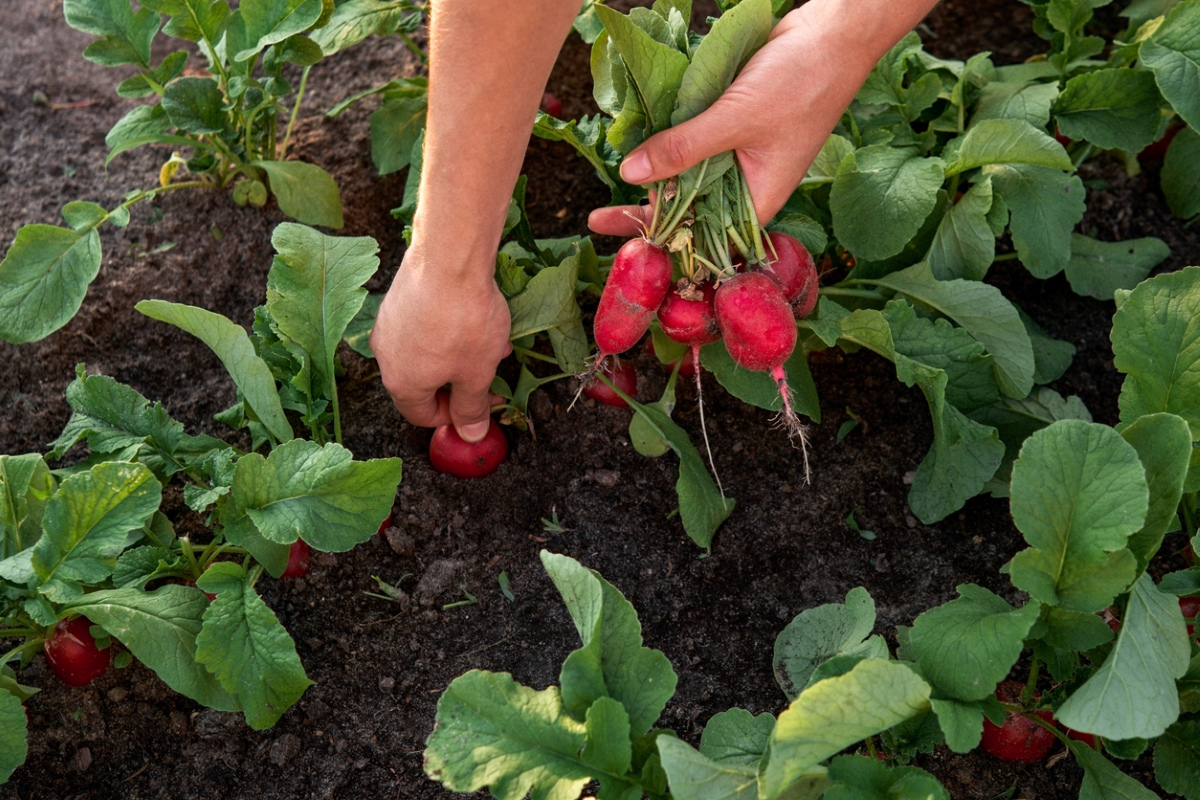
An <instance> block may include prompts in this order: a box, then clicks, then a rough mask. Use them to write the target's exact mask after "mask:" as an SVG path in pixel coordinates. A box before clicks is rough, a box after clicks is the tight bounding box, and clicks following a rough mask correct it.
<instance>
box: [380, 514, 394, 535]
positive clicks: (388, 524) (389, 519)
mask: <svg viewBox="0 0 1200 800" xmlns="http://www.w3.org/2000/svg"><path fill="white" fill-rule="evenodd" d="M395 521H396V512H394V511H389V512H388V515H387V519H385V520H384V521H383V522H381V523H380V524H379V531H378V533H379V535H380V536H383V532H384V531H386V530H387V529H388V528H390V527H392V523H393V522H395Z"/></svg>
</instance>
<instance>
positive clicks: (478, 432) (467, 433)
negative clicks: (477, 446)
mask: <svg viewBox="0 0 1200 800" xmlns="http://www.w3.org/2000/svg"><path fill="white" fill-rule="evenodd" d="M487 432H488V421H487V420H486V419H485V420H484V421H483V422H472V423H471V424H470V425H462V426H460V427H459V429H458V435H459V436H461V437H462V438H463V441H467V442H472V443H474V442H478V441H480V440H481V439H483V437H484V436H487Z"/></svg>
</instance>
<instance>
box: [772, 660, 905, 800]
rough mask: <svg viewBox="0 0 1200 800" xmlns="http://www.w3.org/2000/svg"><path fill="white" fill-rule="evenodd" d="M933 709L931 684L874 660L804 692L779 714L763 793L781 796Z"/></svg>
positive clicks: (894, 665) (892, 664)
mask: <svg viewBox="0 0 1200 800" xmlns="http://www.w3.org/2000/svg"><path fill="white" fill-rule="evenodd" d="M928 709H929V684H927V683H925V681H923V680H921V679H920V678H919V677H917V675H916V673H914V672H913V671H912V670H911V669H909V668H908V667H906V666H903V665H902V664H898V663H896V662H894V661H883V660H881V659H876V658H869V659H866V660H865V661H860V662H859V663H858V665H857V666H855V667H854V669H852V670H850V672H848V673H846V674H845V675H842V676H839V677H837V678H829V679H828V680H823V681H821V682H820V683H816V684H813V685H812V686H810V687H809V688H808V689H806V690H804V692H802V693H801V694H800V696H799V697H797V698H796V699H795V700H793V701H792V704H791V705H790V706H788V707H787V709H786V710H785V711H784V712H783V713H782V714H780V715H779V720H778V722H776V723H775V730H774V732H773V733H772V734H771V752H770V754H769V755H768V757H767V759H768V760H767V763H766V765H765V767H764V768H763V769H762V773H761V775H760V778H759V780H760V784H759V789H760V794H763V793H764V791H765V794H766V796H768V797H779V796H780V795H781V794H782V792H783V791H784V790H785V789H786V788H787V787H789V786H791V785H792V784H793V783H795V782H796V781H797V780H798V779H800V778H801V777H802V776H803V774H804V773H805V772H806V771H808V770H809V769H810V768H812V767H814V766H816V765H817V764H819V763H820V762H821V761H824V760H825V759H827V758H829V757H830V756H832V755H833V754H835V753H837V752H838V751H839V750H842V749H843V748H846V747H848V746H850V745H852V744H854V743H855V742H858V741H861V740H862V739H865V738H867V737H868V736H874V735H875V734H877V733H879V732H880V731H884V730H887V729H888V728H890V727H892V726H893V725H895V724H897V723H899V722H902V721H903V720H906V719H908V718H909V717H914V716H916V715H917V714H919V713H921V712H922V711H926V710H928Z"/></svg>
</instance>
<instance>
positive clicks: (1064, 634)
mask: <svg viewBox="0 0 1200 800" xmlns="http://www.w3.org/2000/svg"><path fill="white" fill-rule="evenodd" d="M1043 621H1044V622H1045V623H1046V631H1045V633H1043V634H1042V635H1041V637H1040V638H1041V639H1042V640H1043V641H1045V642H1046V643H1047V644H1049V645H1051V646H1053V647H1057V648H1058V649H1059V650H1066V651H1069V652H1076V653H1079V652H1084V651H1086V650H1092V649H1094V648H1096V647H1099V646H1100V645H1103V644H1108V643H1109V642H1111V641H1112V639H1113V632H1112V629H1111V628H1109V627H1108V623H1107V622H1105V621H1104V620H1103V619H1102V618H1101V617H1099V616H1097V615H1095V614H1084V613H1082V612H1079V611H1065V610H1063V609H1061V608H1053V607H1047V608H1046V614H1045V617H1044V619H1043Z"/></svg>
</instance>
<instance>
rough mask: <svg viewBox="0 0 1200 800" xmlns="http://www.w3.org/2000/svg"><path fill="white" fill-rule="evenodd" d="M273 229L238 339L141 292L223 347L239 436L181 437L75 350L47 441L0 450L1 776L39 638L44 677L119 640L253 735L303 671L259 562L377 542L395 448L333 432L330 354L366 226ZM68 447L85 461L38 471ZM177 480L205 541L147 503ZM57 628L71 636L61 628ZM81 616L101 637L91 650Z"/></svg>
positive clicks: (363, 262) (82, 670) (356, 296)
mask: <svg viewBox="0 0 1200 800" xmlns="http://www.w3.org/2000/svg"><path fill="white" fill-rule="evenodd" d="M273 242H274V244H275V248H276V251H277V253H278V255H277V256H276V258H275V261H274V263H273V265H272V267H271V270H270V273H269V275H268V282H267V301H266V304H265V305H263V306H260V307H259V308H258V309H257V310H256V311H255V316H254V327H253V331H252V332H251V333H249V334H247V332H246V330H245V329H244V328H242V327H241V326H240V325H238V324H236V323H234V322H233V321H231V320H229V319H227V318H225V317H224V316H222V315H220V314H217V313H214V312H212V311H207V310H205V309H201V308H196V307H193V306H187V305H182V304H178V303H168V302H165V301H161V300H146V301H143V302H141V303H139V304H138V310H139V311H141V312H142V313H143V314H146V315H148V316H150V317H153V318H155V319H158V320H162V321H164V322H167V323H169V324H172V325H175V326H177V327H179V328H181V329H183V330H185V331H187V332H189V333H191V334H193V335H194V336H196V337H198V338H199V339H201V340H202V341H204V342H205V344H207V345H208V346H209V347H210V348H211V349H212V350H213V352H214V353H215V354H216V355H217V356H218V358H220V359H221V361H222V363H223V364H224V365H225V367H226V369H227V370H228V371H229V375H230V377H231V378H232V379H233V382H234V384H235V385H236V386H237V390H238V402H237V403H236V404H235V405H234V406H233V407H231V408H230V409H227V410H226V411H224V412H221V413H220V414H218V415H217V418H218V420H219V421H221V422H222V423H224V424H227V425H229V426H231V427H232V428H235V429H239V430H241V429H244V430H245V431H246V432H247V434H248V439H249V441H250V445H251V446H250V449H249V450H242V449H240V448H239V447H236V446H234V445H231V444H230V443H228V442H225V441H223V440H221V439H216V438H213V437H210V436H203V435H202V436H192V435H189V434H187V433H185V432H184V429H183V425H182V424H181V423H179V422H177V421H175V420H173V419H172V418H171V417H170V416H169V415H168V413H167V411H166V409H165V408H163V406H162V404H161V403H153V404H152V403H150V402H149V401H148V400H147V399H146V398H145V397H143V396H142V395H141V394H139V393H138V392H137V391H136V390H135V389H133V388H132V387H130V386H126V385H124V384H121V383H119V382H117V381H116V380H114V379H113V378H110V377H107V376H103V375H89V374H88V373H87V371H86V369H85V368H84V365H82V364H81V365H80V366H79V368H78V371H77V376H76V379H75V380H74V381H73V382H72V383H71V384H70V386H69V387H68V388H67V402H68V403H69V405H70V406H71V409H72V412H73V413H72V416H71V419H70V421H69V422H68V423H67V426H66V428H65V429H64V431H63V433H62V435H61V436H60V437H59V439H58V440H57V441H55V442H54V443H52V445H51V447H52V449H51V451H50V452H49V454H48V455H47V456H46V457H45V458H43V457H42V456H41V455H39V454H36V453H35V454H29V455H22V456H0V485H2V487H3V492H0V495H2V496H3V497H4V498H5V500H4V501H3V505H0V557H2V559H0V585H2V586H3V589H4V593H3V600H0V619H2V621H0V636H3V637H4V638H7V639H21V640H22V643H21V644H19V645H17V646H16V647H14V648H13V649H12V650H10V651H8V653H6V654H5V655H4V656H2V657H0V675H3V677H2V678H0V689H2V690H3V691H0V718H2V719H3V725H0V730H2V731H3V732H4V733H3V736H0V777H4V778H7V776H8V775H10V774H11V772H12V770H13V769H15V768H16V767H17V766H19V765H20V763H21V762H22V761H23V760H24V753H25V746H26V745H25V725H26V723H25V718H24V713H23V711H22V709H21V705H20V704H21V701H23V700H24V699H26V698H27V697H28V696H29V695H30V694H31V693H33V692H35V691H37V690H36V689H33V688H30V687H25V686H22V685H21V684H20V683H19V682H18V678H19V673H17V672H14V668H19V667H20V666H23V665H25V664H28V662H29V659H30V658H31V657H32V656H33V654H34V653H35V652H36V651H38V650H41V649H45V651H46V653H47V656H48V657H53V659H54V661H55V663H58V662H59V661H63V660H64V659H67V657H68V655H69V656H70V659H71V661H70V663H66V662H64V664H65V665H64V668H63V670H62V671H60V670H59V669H58V667H55V671H56V672H57V673H59V674H62V675H65V676H67V677H65V678H64V679H65V680H67V681H68V682H70V683H72V684H77V683H79V682H82V681H83V679H84V678H86V679H88V680H90V679H91V678H92V677H95V675H96V674H97V673H98V672H100V671H102V670H100V667H101V665H102V664H103V666H107V663H108V660H109V658H111V659H112V660H113V661H115V662H116V663H117V664H118V666H120V665H121V662H122V661H124V663H128V660H129V656H130V654H132V656H133V657H134V658H137V659H139V660H140V661H142V663H144V664H145V665H146V666H147V667H149V668H150V669H152V670H153V671H154V672H156V673H157V674H158V676H159V677H160V678H161V679H162V680H163V681H164V682H165V683H166V684H167V685H168V686H170V687H171V688H172V689H174V690H175V691H177V692H179V693H180V694H183V695H185V696H187V697H189V698H191V699H193V700H195V701H196V702H198V703H200V704H202V705H205V706H208V707H210V708H215V709H219V710H221V711H241V712H242V713H243V714H244V715H245V719H246V722H247V724H248V725H250V726H251V727H253V728H256V729H261V728H268V727H270V726H272V725H274V724H275V722H276V721H277V720H278V719H279V717H280V716H281V715H282V714H283V713H284V712H286V711H287V709H288V708H289V707H290V706H291V705H292V704H293V703H295V702H296V701H297V700H298V699H299V698H300V696H301V695H302V694H303V693H304V691H305V689H306V688H307V687H308V686H309V685H310V684H311V683H312V682H311V681H310V680H309V679H308V677H307V676H306V675H305V672H304V667H303V665H302V664H301V663H300V660H299V657H298V656H297V654H296V649H295V645H294V643H293V642H292V639H291V637H290V636H289V635H288V633H287V631H286V630H285V629H284V628H283V626H282V625H281V624H280V623H279V620H278V619H277V618H276V617H275V614H274V613H273V612H272V611H271V609H270V608H269V607H268V606H267V605H266V604H265V603H264V602H263V600H262V598H261V597H260V596H259V594H258V591H257V588H256V587H257V586H258V584H259V582H260V580H261V579H262V578H263V576H264V574H266V575H271V576H274V577H277V578H279V577H283V578H295V577H300V576H301V575H302V574H303V573H305V572H307V567H308V558H309V555H310V553H311V550H318V551H322V552H343V551H346V550H349V549H351V548H352V547H354V546H355V545H356V544H358V543H361V542H364V541H366V540H368V539H369V538H370V537H371V536H373V535H374V534H375V533H376V532H377V531H378V530H379V528H380V524H381V523H382V522H383V521H384V520H385V519H386V518H387V517H388V515H389V514H390V512H391V508H392V502H393V500H394V498H395V493H396V487H397V485H398V483H399V481H400V461H399V459H395V458H387V459H373V460H370V461H355V460H354V458H353V455H352V454H351V453H350V451H349V450H347V449H346V448H345V447H343V446H342V445H341V444H340V440H341V421H340V418H339V414H338V403H337V387H336V382H335V377H336V374H337V371H338V367H339V365H338V363H337V360H336V357H335V349H336V347H337V346H338V344H339V342H340V341H341V339H342V336H343V333H344V332H345V329H346V327H347V324H348V323H349V322H350V320H351V319H352V318H353V317H354V315H355V314H356V313H357V311H358V310H359V307H360V306H361V305H362V303H363V300H364V299H365V298H366V296H367V292H366V290H365V289H363V288H362V285H363V283H365V282H366V281H367V279H368V278H370V277H371V275H372V274H374V272H375V270H376V268H377V266H378V259H377V258H376V255H375V254H376V252H377V247H376V245H375V242H374V240H372V239H370V238H368V237H361V238H335V237H328V236H324V235H323V234H321V233H319V232H318V231H315V230H313V229H311V228H307V227H304V226H302V225H298V224H295V223H284V224H282V225H280V226H279V227H277V228H276V230H275V234H274V237H273ZM295 423H298V424H300V425H301V426H303V428H305V429H307V431H306V432H307V434H308V435H309V437H310V438H308V439H304V438H299V437H297V436H296V433H295V429H294V428H293V424H295ZM81 444H86V446H87V450H88V455H87V457H86V458H85V459H84V460H82V461H80V462H78V463H76V464H74V465H72V466H68V467H63V468H60V469H51V468H50V467H49V465H48V463H47V462H48V461H50V462H53V461H55V460H57V459H60V458H62V457H63V456H64V455H65V454H66V453H67V452H68V451H71V450H72V449H74V448H75V447H76V446H77V445H81ZM172 481H177V482H179V483H182V485H183V498H184V502H185V503H186V504H187V506H188V507H189V508H190V509H191V510H192V511H193V512H195V513H196V514H199V515H203V516H204V518H205V519H206V520H207V524H208V526H209V527H210V529H211V535H210V536H208V537H206V540H198V541H197V540H193V539H191V538H188V537H180V536H178V535H176V533H175V530H174V528H173V526H172V524H171V522H170V520H169V519H168V518H167V517H166V516H165V515H164V514H163V513H162V511H161V510H160V508H159V507H160V503H161V499H162V492H163V487H165V486H167V485H168V484H169V483H171V482H172ZM67 620H70V622H67ZM64 625H67V626H74V628H71V627H68V628H67V630H68V631H75V633H76V636H75V640H74V641H72V642H68V643H62V642H60V639H61V637H60V635H59V634H58V633H57V632H56V631H58V630H59V629H61V628H62V627H63V626H64ZM80 628H82V630H83V632H84V633H89V635H90V636H97V635H99V637H100V638H101V639H102V640H103V641H101V642H100V645H101V649H100V650H99V653H98V654H97V653H93V652H91V650H94V649H96V648H94V647H92V648H91V650H89V646H85V645H88V642H86V641H83V639H84V637H83V636H82V635H81V634H79V632H78V629H80ZM108 642H111V644H108V647H107V649H105V648H103V645H104V644H106V643H108ZM118 643H119V647H120V648H123V649H121V650H119V651H118V652H117V654H116V656H113V655H112V654H113V652H114V649H116V648H118ZM68 645H70V646H68ZM68 651H70V652H69V653H68ZM101 662H102V664H101Z"/></svg>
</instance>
